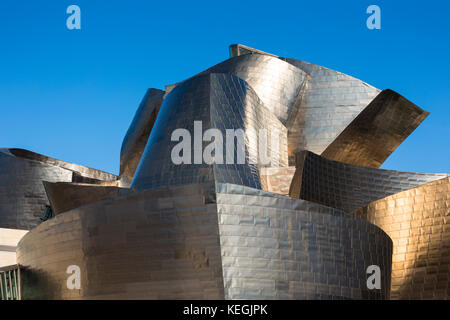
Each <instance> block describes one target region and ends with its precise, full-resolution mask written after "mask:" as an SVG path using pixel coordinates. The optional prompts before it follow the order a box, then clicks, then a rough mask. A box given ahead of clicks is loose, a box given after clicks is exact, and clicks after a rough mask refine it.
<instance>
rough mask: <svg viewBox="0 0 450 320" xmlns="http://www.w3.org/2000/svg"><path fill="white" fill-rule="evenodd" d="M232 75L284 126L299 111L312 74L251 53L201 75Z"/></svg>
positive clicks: (266, 56)
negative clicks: (299, 98) (241, 81)
mask: <svg viewBox="0 0 450 320" xmlns="http://www.w3.org/2000/svg"><path fill="white" fill-rule="evenodd" d="M205 73H228V74H233V75H235V76H237V77H239V78H241V79H243V80H244V81H245V82H247V83H248V84H249V85H250V86H251V87H252V89H253V90H255V92H256V94H257V95H258V97H259V98H260V99H261V101H262V102H263V103H264V105H265V106H266V107H267V108H268V109H269V110H270V111H271V112H272V113H273V114H274V115H275V116H276V117H277V118H278V119H279V120H280V121H281V122H282V123H283V124H284V125H286V123H287V121H288V118H289V117H290V115H291V114H292V113H293V112H294V111H295V108H296V105H295V103H296V101H297V97H298V96H299V94H300V93H301V89H302V88H303V85H304V82H306V81H307V80H308V75H307V74H306V73H305V72H303V71H302V70H300V69H298V68H296V67H294V66H293V65H291V64H289V63H286V62H284V61H282V60H280V59H278V58H275V57H272V56H269V55H262V54H247V55H241V56H237V57H234V58H231V59H228V60H226V61H224V62H222V63H219V64H217V65H215V66H213V67H211V68H209V69H208V70H205V71H203V72H202V73H200V74H205Z"/></svg>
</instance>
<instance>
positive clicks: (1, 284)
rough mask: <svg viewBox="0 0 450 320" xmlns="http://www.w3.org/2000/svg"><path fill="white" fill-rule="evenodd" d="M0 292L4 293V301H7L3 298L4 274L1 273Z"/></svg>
mask: <svg viewBox="0 0 450 320" xmlns="http://www.w3.org/2000/svg"><path fill="white" fill-rule="evenodd" d="M0 291H1V292H2V300H5V298H4V296H3V272H0Z"/></svg>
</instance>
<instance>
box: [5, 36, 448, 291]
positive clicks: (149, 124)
mask: <svg viewBox="0 0 450 320" xmlns="http://www.w3.org/2000/svg"><path fill="white" fill-rule="evenodd" d="M230 53H231V58H230V59H228V60H226V61H224V62H222V63H219V64H217V65H215V66H213V67H211V68H209V69H207V70H205V71H203V72H200V73H199V74H197V75H195V76H193V77H191V78H189V79H187V80H184V81H181V82H177V83H175V84H172V85H168V86H166V88H165V91H161V90H157V89H150V90H149V91H147V93H146V95H145V97H144V99H143V101H142V103H141V105H140V106H139V108H138V110H137V112H136V115H135V117H134V119H133V120H132V123H131V125H130V128H129V130H128V132H127V134H126V136H125V138H124V141H123V144H122V150H121V159H120V177H117V176H114V175H109V174H107V173H100V172H98V171H95V170H93V169H88V168H85V169H82V168H81V167H80V166H76V165H72V164H67V163H63V162H58V160H54V159H53V160H51V159H50V158H47V157H44V156H39V155H36V154H34V155H33V153H30V152H27V151H15V155H14V154H13V152H12V151H11V150H13V149H10V151H8V150H6V151H2V153H1V154H0V176H3V177H4V179H3V180H0V200H1V201H0V210H2V211H0V212H1V215H0V216H1V218H2V219H3V221H14V222H15V224H14V226H17V225H18V221H19V222H20V223H25V222H22V220H23V221H27V217H29V216H30V215H31V213H30V212H33V214H35V213H34V212H35V209H32V210H31V209H30V211H27V210H28V209H27V210H25V209H23V208H22V207H19V205H14V203H19V204H21V205H22V204H23V203H27V202H26V201H27V200H28V198H33V197H29V193H26V194H22V193H20V192H18V193H17V194H13V195H12V196H11V195H9V197H12V198H13V201H10V199H9V198H7V197H5V196H3V198H1V197H2V192H3V194H5V191H2V190H7V188H8V187H10V186H11V185H12V186H13V188H12V189H13V190H14V188H15V189H17V190H19V188H17V187H15V186H17V185H18V183H17V181H19V179H18V177H21V176H22V175H25V178H24V180H23V181H24V182H23V183H22V185H26V186H31V188H32V189H33V190H34V189H36V190H39V192H40V193H39V197H40V198H39V197H38V198H39V199H41V200H39V201H37V202H38V203H39V205H45V204H47V202H46V201H48V200H49V201H50V203H51V206H52V208H53V210H54V213H56V216H55V217H54V218H52V219H49V220H47V221H45V222H43V223H41V224H40V225H38V226H36V225H37V224H35V225H28V226H29V227H34V226H36V227H35V228H33V229H32V230H31V231H30V232H28V233H27V234H26V235H25V236H24V237H23V238H22V240H21V241H20V243H19V244H18V248H17V262H18V264H19V265H20V269H21V278H22V279H21V280H23V281H22V287H21V289H22V290H21V292H22V297H23V298H25V299H36V298H38V299H119V298H120V299H130V298H136V299H389V298H391V297H392V298H395V299H398V298H411V297H412V298H414V297H420V298H436V299H437V298H449V297H450V296H449V295H448V286H447V282H446V281H447V280H448V277H449V272H450V270H449V269H448V266H447V263H448V261H447V260H448V259H447V256H448V254H447V251H448V250H447V249H448V248H447V244H446V241H447V240H448V239H447V231H448V230H447V229H448V228H447V227H446V224H447V220H446V217H445V214H446V213H445V212H446V210H447V211H448V208H447V206H448V199H447V198H448V197H447V196H448V178H446V177H448V175H435V174H419V173H408V172H400V171H392V170H380V169H378V167H379V166H380V165H381V164H382V162H383V161H384V160H385V159H386V158H387V157H388V156H389V155H390V154H391V153H392V152H393V151H394V150H395V148H396V147H397V146H398V145H399V144H400V143H401V142H402V141H403V140H404V139H405V138H406V137H407V136H408V135H409V134H411V132H412V131H413V130H414V129H415V128H416V127H417V126H418V125H419V124H420V123H421V122H422V121H423V120H424V119H425V117H426V116H427V115H428V113H427V112H426V111H423V110H422V109H420V108H419V107H417V106H415V105H414V104H413V103H411V102H410V101H408V100H406V99H405V98H403V97H402V96H401V95H399V94H398V93H395V92H393V91H391V90H383V91H381V90H379V89H377V88H374V87H372V86H370V85H368V84H367V83H365V82H363V81H361V80H358V79H355V78H353V77H351V76H348V75H345V74H342V73H340V72H337V71H334V70H330V69H327V68H324V67H321V66H318V65H314V64H311V63H308V62H304V61H300V60H295V59H289V58H282V57H278V56H275V55H272V54H267V53H264V52H262V51H259V50H255V49H252V48H249V47H245V46H242V45H233V46H231V47H230ZM196 121H201V124H202V128H200V129H199V128H198V126H196V123H197V124H198V122H196ZM176 129H182V130H185V131H183V132H187V133H188V137H189V139H191V140H190V141H189V143H188V145H189V146H191V147H192V149H191V148H189V149H191V151H192V153H191V154H190V157H188V158H189V160H188V161H187V162H184V163H181V164H176V163H174V161H173V155H172V153H171V152H172V151H173V148H174V147H175V146H176V145H178V144H179V143H180V140H178V141H176V139H172V133H173V132H174V131H175V130H176ZM209 129H216V132H217V131H218V132H220V133H221V134H222V136H223V137H226V133H227V130H229V129H231V130H237V129H242V130H243V131H244V133H245V138H244V140H243V142H242V145H243V147H244V150H245V153H244V154H245V161H244V163H242V164H241V163H236V160H237V159H236V158H235V159H233V160H235V162H233V163H228V162H223V163H217V162H208V163H207V162H205V161H204V158H203V157H202V156H203V155H204V154H203V150H204V149H206V148H207V147H208V146H210V143H211V140H209V141H208V140H204V139H203V137H204V133H205V132H206V130H209ZM196 130H197V131H196ZM260 131H264V132H268V133H270V132H274V131H276V132H278V133H279V135H278V136H277V138H276V139H275V140H273V141H272V140H271V139H268V150H267V152H268V154H270V157H271V159H270V160H271V161H270V163H269V164H267V163H264V164H262V163H261V162H260V161H258V160H260V159H259V158H260V156H261V155H260V150H261V147H260V145H259V142H260V140H259V137H257V136H256V135H255V134H254V133H255V132H260ZM198 135H200V136H198ZM196 139H197V140H196ZM198 139H200V140H198ZM183 141H184V140H183ZM233 141H234V140H233ZM216 142H217V141H216V140H215V141H214V143H216ZM144 146H145V147H144ZM223 146H224V147H225V146H226V141H223ZM231 146H232V150H233V152H234V154H235V155H236V153H237V150H238V149H237V148H238V145H237V144H234V143H233V144H232V145H231ZM196 148H197V149H196ZM198 148H200V153H196V152H197V151H198ZM308 150H309V151H308ZM184 151H186V150H185V149H183V156H184ZM186 152H187V151H186ZM218 152H219V153H220V152H221V151H218V150H217V149H215V152H214V155H215V156H216V159H218V158H217V155H218ZM224 152H226V148H225V150H224ZM194 153H196V154H194ZM19 154H20V156H18V155H19ZM199 156H200V161H197V160H199V159H198V157H199ZM219 158H220V157H219ZM225 158H226V156H225V154H222V159H225ZM30 163H31V164H30ZM26 166H38V167H39V169H38V170H37V171H33V170H31V169H26V170H25V169H22V168H23V167H25V168H27V167H26ZM44 167H45V169H44ZM11 168H14V170H11ZM15 168H17V169H15ZM83 168H84V167H83ZM90 170H93V171H90ZM66 171H67V172H66ZM18 172H20V174H18ZM27 172H31V173H27ZM58 174H60V176H58ZM445 179H447V180H445ZM5 181H6V182H5ZM44 184H45V191H46V194H45V193H43V192H44ZM27 188H28V187H27ZM445 188H447V189H445ZM444 189H445V190H444ZM21 192H22V191H21ZM27 197H28V198H27ZM395 197H400V198H395ZM299 198H301V199H299ZM47 199H48V200H47ZM422 202H423V203H424V204H423V205H421V203H422ZM11 203H12V204H11ZM30 203H33V205H35V203H36V202H35V201H34V200H33V201H30ZM393 203H394V205H393ZM361 207H362V208H361ZM3 208H8V210H9V211H6V210H5V209H3ZM4 212H5V213H4ZM351 213H353V215H352V214H351ZM387 214H388V215H389V217H388V216H387ZM19 216H20V218H19ZM22 217H25V218H22ZM394 226H395V228H397V229H392V228H393V227H394ZM0 227H2V225H1V224H0ZM391 238H392V240H394V241H392V240H391ZM422 243H424V244H425V245H426V248H425V247H424V246H423V245H422ZM73 265H75V266H78V267H79V269H80V275H81V287H80V288H79V289H76V290H70V289H68V287H67V284H66V280H67V277H68V274H67V272H66V270H67V267H68V266H73ZM370 266H378V267H379V268H380V277H381V285H380V287H379V288H369V285H368V282H367V281H368V273H367V270H368V268H369V267H370ZM391 270H394V272H392V273H391ZM446 279H447V280H446ZM391 291H392V295H391Z"/></svg>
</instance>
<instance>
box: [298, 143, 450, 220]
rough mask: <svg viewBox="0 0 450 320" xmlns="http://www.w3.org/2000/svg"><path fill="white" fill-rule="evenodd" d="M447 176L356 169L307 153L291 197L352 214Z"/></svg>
mask: <svg viewBox="0 0 450 320" xmlns="http://www.w3.org/2000/svg"><path fill="white" fill-rule="evenodd" d="M445 177H448V175H447V174H432V173H416V172H404V171H394V170H383V169H375V168H369V167H361V166H353V165H350V164H345V163H342V162H337V161H332V160H328V159H326V158H324V157H321V156H319V155H316V154H314V153H312V152H309V151H303V152H299V153H297V170H296V172H295V175H294V178H293V180H292V185H291V191H290V196H291V197H294V198H300V199H305V200H308V201H313V202H316V203H321V204H323V205H326V206H329V207H333V208H338V209H341V210H344V211H346V212H351V211H353V210H355V209H358V208H361V207H363V206H365V205H368V204H369V203H370V202H372V201H375V200H378V199H381V198H384V197H387V196H390V195H393V194H395V193H398V192H401V191H404V190H408V189H412V188H415V187H418V186H421V185H423V184H426V183H428V182H431V181H435V180H439V179H442V178H445Z"/></svg>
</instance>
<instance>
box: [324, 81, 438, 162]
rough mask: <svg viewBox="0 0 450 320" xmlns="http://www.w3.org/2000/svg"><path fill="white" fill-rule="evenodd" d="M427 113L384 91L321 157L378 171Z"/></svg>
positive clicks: (390, 91)
mask: <svg viewBox="0 0 450 320" xmlns="http://www.w3.org/2000/svg"><path fill="white" fill-rule="evenodd" d="M428 114H429V113H428V112H426V111H424V110H422V109H420V108H419V107H418V106H416V105H415V104H413V103H412V102H410V101H409V100H407V99H405V98H404V97H402V96H401V95H399V94H398V93H396V92H394V91H392V90H389V89H387V90H383V91H382V92H380V94H378V96H377V97H376V98H375V99H373V101H372V102H371V103H370V104H369V105H368V106H367V107H366V108H365V109H364V110H363V111H362V112H361V113H360V114H358V116H357V117H356V118H355V119H354V120H353V121H352V122H351V123H350V124H349V125H348V126H347V127H346V128H345V129H344V131H342V132H341V133H340V135H339V136H338V137H337V138H336V139H335V140H334V141H333V142H332V143H331V144H330V145H329V146H328V147H327V148H326V149H325V151H324V152H323V153H322V156H323V157H325V158H328V159H331V160H336V161H340V162H345V163H349V164H354V165H359V166H367V167H373V168H379V167H380V166H381V165H382V164H383V162H384V161H385V160H386V159H387V158H388V157H389V156H390V154H391V153H392V152H393V151H394V150H395V149H397V147H398V146H399V145H400V144H401V143H402V142H403V141H404V140H405V139H406V138H407V137H408V136H409V135H410V134H411V133H412V132H413V131H414V130H415V129H416V128H417V127H418V126H419V124H420V123H421V122H422V121H423V120H424V119H425V118H426V117H427V116H428Z"/></svg>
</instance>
